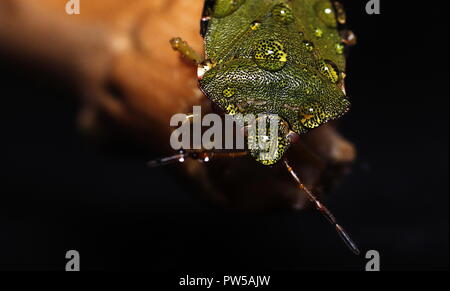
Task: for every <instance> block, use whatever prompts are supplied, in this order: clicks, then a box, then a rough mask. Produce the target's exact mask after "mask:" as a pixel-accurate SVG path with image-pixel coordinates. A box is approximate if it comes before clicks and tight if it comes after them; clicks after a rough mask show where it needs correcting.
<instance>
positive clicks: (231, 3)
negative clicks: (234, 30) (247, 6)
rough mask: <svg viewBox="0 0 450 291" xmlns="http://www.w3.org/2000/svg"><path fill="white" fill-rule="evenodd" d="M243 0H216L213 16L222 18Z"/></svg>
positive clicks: (243, 0)
mask: <svg viewBox="0 0 450 291" xmlns="http://www.w3.org/2000/svg"><path fill="white" fill-rule="evenodd" d="M244 2H245V0H221V1H217V2H216V4H215V7H214V14H213V16H214V17H217V18H223V17H226V16H228V15H231V14H233V13H234V12H235V11H236V10H238V9H239V7H241V5H242V4H244Z"/></svg>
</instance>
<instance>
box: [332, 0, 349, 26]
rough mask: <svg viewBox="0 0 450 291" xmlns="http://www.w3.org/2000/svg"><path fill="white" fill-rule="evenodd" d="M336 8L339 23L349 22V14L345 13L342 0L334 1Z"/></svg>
mask: <svg viewBox="0 0 450 291" xmlns="http://www.w3.org/2000/svg"><path fill="white" fill-rule="evenodd" d="M334 8H335V9H336V14H337V17H336V18H337V21H338V22H339V24H345V23H346V22H347V14H346V13H345V9H344V6H343V5H342V4H341V3H340V2H334Z"/></svg>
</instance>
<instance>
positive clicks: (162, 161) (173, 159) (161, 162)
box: [147, 151, 189, 168]
mask: <svg viewBox="0 0 450 291" xmlns="http://www.w3.org/2000/svg"><path fill="white" fill-rule="evenodd" d="M188 157H189V153H187V152H185V151H180V152H179V153H178V154H176V155H173V156H170V157H165V158H159V159H155V160H151V161H149V162H148V163H147V166H149V167H150V168H156V167H161V166H166V165H170V164H175V163H183V162H184V161H185V160H186V159H187V158H188Z"/></svg>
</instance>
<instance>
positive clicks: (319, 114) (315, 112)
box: [299, 102, 330, 129]
mask: <svg viewBox="0 0 450 291" xmlns="http://www.w3.org/2000/svg"><path fill="white" fill-rule="evenodd" d="M299 117H300V122H301V124H302V125H303V126H304V127H306V128H309V129H313V128H316V127H319V126H320V125H321V124H323V123H324V122H326V121H327V120H328V119H329V118H330V115H329V114H327V113H326V112H325V110H324V109H323V107H322V106H321V105H320V104H319V103H317V102H307V103H306V104H305V105H303V106H302V107H301V108H300V111H299Z"/></svg>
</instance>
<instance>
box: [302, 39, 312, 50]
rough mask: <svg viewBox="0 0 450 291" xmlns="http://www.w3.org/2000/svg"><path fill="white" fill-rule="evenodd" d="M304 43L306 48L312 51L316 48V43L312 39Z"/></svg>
mask: <svg viewBox="0 0 450 291" xmlns="http://www.w3.org/2000/svg"><path fill="white" fill-rule="evenodd" d="M303 45H304V46H305V48H306V50H307V51H309V52H312V51H313V50H314V44H313V43H312V42H310V41H304V42H303Z"/></svg>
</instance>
